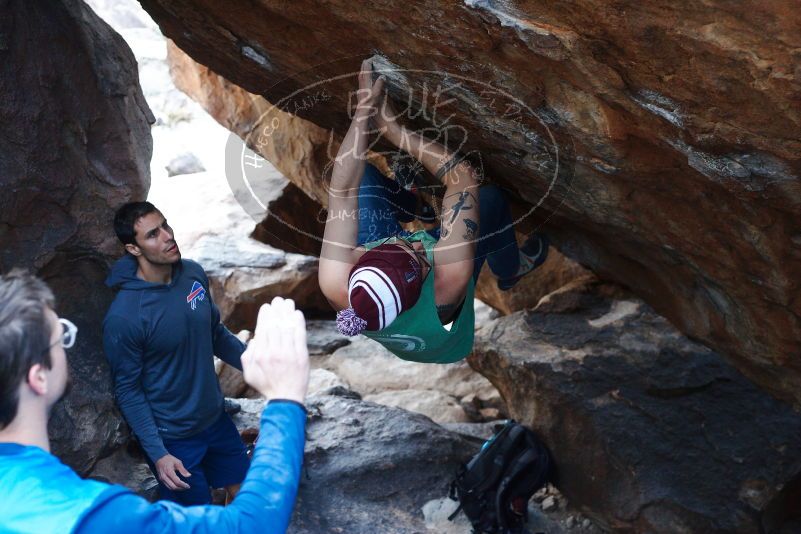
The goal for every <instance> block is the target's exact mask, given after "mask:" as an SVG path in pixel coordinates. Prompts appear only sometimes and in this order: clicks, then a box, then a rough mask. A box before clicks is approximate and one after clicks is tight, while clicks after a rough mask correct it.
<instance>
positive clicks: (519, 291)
mask: <svg viewBox="0 0 801 534" xmlns="http://www.w3.org/2000/svg"><path fill="white" fill-rule="evenodd" d="M518 241H519V242H520V240H519V239H518ZM587 276H589V277H592V274H591V273H590V272H589V271H587V270H586V269H584V268H583V267H581V266H580V265H579V264H577V263H576V262H574V261H572V260H571V259H570V258H567V257H566V256H564V255H562V254H561V253H560V252H559V251H558V250H556V249H555V248H554V247H551V250H550V251H549V252H548V259H546V260H545V263H543V264H542V265H540V266H539V267H538V268H537V269H536V270H535V271H534V272H532V273H529V274H527V275H526V276H525V278H523V279H522V280H520V282H518V283H517V285H516V286H515V287H514V288H512V289H511V290H509V291H501V290H500V289H498V279H497V278H496V277H495V276H494V275H493V274H492V271H490V269H489V266H488V265H487V264H484V268H483V269H481V274H480V275H479V277H478V283H477V284H476V298H478V299H481V300H482V301H483V302H485V303H487V304H489V305H490V306H492V307H493V308H495V309H496V310H498V311H499V312H501V313H503V314H504V315H508V314H510V313H513V312H516V311H520V310H525V309H530V308H534V307H536V306H537V304H538V303H539V301H540V299H541V298H542V297H544V296H545V295H548V294H550V293H553V292H554V291H556V290H557V289H559V288H560V287H563V286H564V285H565V284H568V283H570V282H572V281H574V280H576V279H579V278H583V277H587ZM476 324H478V322H477V323H476Z"/></svg>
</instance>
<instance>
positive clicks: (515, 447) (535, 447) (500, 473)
mask: <svg viewBox="0 0 801 534" xmlns="http://www.w3.org/2000/svg"><path fill="white" fill-rule="evenodd" d="M550 473H551V457H550V454H549V453H548V449H547V448H546V447H545V445H543V443H542V442H541V441H540V440H539V439H538V438H537V436H536V435H535V434H534V432H532V431H531V430H529V429H528V428H526V427H524V426H523V425H521V424H518V423H516V422H515V421H509V422H508V423H506V424H505V425H503V427H501V428H500V429H499V430H497V431H496V432H495V435H494V436H492V437H491V438H490V439H489V440H488V441H487V442H486V443H484V445H483V446H482V447H481V450H480V451H479V452H478V454H476V455H475V456H474V457H473V459H472V460H470V462H469V463H468V464H467V465H466V466H463V467H462V469H461V470H460V471H459V473H458V474H457V475H456V479H455V480H454V481H453V482H451V488H450V498H451V499H453V500H457V498H458V500H459V508H457V509H456V511H455V512H454V513H453V514H451V516H450V517H449V518H448V519H450V520H453V518H454V517H456V515H457V514H458V513H459V511H460V510H461V511H464V513H465V515H466V516H467V518H468V519H469V520H470V523H472V525H473V532H474V534H478V533H493V534H509V533H517V532H522V530H523V524H524V523H525V522H526V521H527V520H528V513H527V510H528V500H529V499H530V498H531V496H532V495H533V494H534V493H535V492H536V491H537V490H538V489H540V488H541V487H542V486H544V485H545V483H546V482H548V479H549V476H550Z"/></svg>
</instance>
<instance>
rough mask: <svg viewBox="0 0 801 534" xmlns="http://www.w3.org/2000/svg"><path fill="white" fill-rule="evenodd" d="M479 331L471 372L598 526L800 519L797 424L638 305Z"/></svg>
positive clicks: (658, 527) (713, 528)
mask: <svg viewBox="0 0 801 534" xmlns="http://www.w3.org/2000/svg"><path fill="white" fill-rule="evenodd" d="M579 300H581V310H580V311H575V312H572V313H566V314H557V313H543V312H539V311H537V310H535V311H532V312H518V313H515V314H513V315H510V316H506V317H501V318H499V319H497V320H495V321H493V322H492V323H489V324H488V325H486V326H485V327H484V328H483V329H482V330H481V331H480V332H479V335H478V339H477V342H476V347H475V351H474V354H473V355H472V356H471V357H470V364H471V365H472V366H473V367H474V368H475V369H476V370H478V371H480V372H481V373H482V374H484V375H485V376H487V377H488V378H489V379H490V380H491V381H492V383H493V384H495V386H496V387H497V388H498V390H499V391H500V392H501V395H502V396H503V398H504V400H505V401H506V403H507V405H508V406H509V409H510V411H511V415H512V417H514V418H515V419H518V420H520V421H523V422H525V423H526V424H529V425H531V427H532V428H534V429H536V430H537V431H538V432H539V433H540V434H541V435H542V437H543V439H544V440H545V441H546V443H547V444H548V446H549V447H550V449H551V451H552V453H553V455H554V458H555V461H556V465H557V480H556V485H557V486H558V487H559V488H560V489H561V490H562V492H563V493H564V494H565V496H566V497H567V499H568V500H569V501H570V503H571V504H572V505H573V506H578V507H580V508H581V510H582V511H583V512H585V513H586V514H588V515H590V516H591V517H593V518H594V519H596V520H597V521H599V522H600V523H601V524H603V525H606V527H607V528H610V529H614V530H622V531H632V532H654V533H659V532H664V533H673V532H763V531H764V532H773V531H777V529H778V528H780V527H781V526H782V524H783V523H784V522H786V521H789V520H790V519H789V518H790V517H793V516H794V514H797V512H798V510H801V497H800V496H801V491H799V490H801V415H799V414H798V413H796V412H794V411H793V410H792V409H791V408H790V407H789V406H787V405H785V404H783V403H781V402H779V401H776V400H775V399H773V398H772V397H770V396H769V395H767V394H766V393H765V392H763V391H761V390H760V389H758V388H757V387H755V386H754V385H753V384H752V383H751V382H749V381H748V380H747V379H745V378H744V377H743V376H742V375H741V374H740V373H739V372H737V371H736V370H735V369H734V368H733V367H731V366H730V365H729V364H728V363H726V362H725V361H724V360H723V359H722V358H721V357H720V356H719V355H718V354H717V353H715V352H713V351H711V350H710V349H708V348H706V347H703V346H701V345H699V344H697V343H694V342H691V341H689V340H688V339H687V338H685V337H684V336H683V335H681V334H680V333H679V332H677V331H676V330H675V329H674V328H673V327H672V326H670V324H669V323H668V322H667V321H666V320H664V319H663V318H661V317H659V316H657V315H656V314H655V313H654V312H653V311H652V310H651V309H650V308H649V307H648V306H647V305H645V304H644V303H643V302H642V301H639V300H633V299H632V300H614V299H608V298H606V297H601V296H598V295H597V294H595V295H593V294H592V293H591V292H585V293H583V294H582V295H581V296H580V297H579Z"/></svg>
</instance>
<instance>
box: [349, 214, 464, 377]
mask: <svg viewBox="0 0 801 534" xmlns="http://www.w3.org/2000/svg"><path fill="white" fill-rule="evenodd" d="M405 239H406V240H407V241H410V242H414V241H422V243H423V247H424V248H425V251H426V256H427V257H428V261H429V263H430V264H431V269H432V271H433V269H434V245H436V244H437V240H436V239H434V238H433V237H431V235H429V234H428V232H426V231H425V230H420V231H418V232H415V233H413V234H412V235H410V236H409V237H406V238H405ZM384 241H385V240H384V239H380V240H378V241H372V242H370V243H365V245H364V248H366V249H367V250H370V249H371V248H374V247H377V246H378V245H380V244H381V243H383V242H384ZM474 289H475V288H474V282H473V278H472V277H471V278H470V282H469V283H468V284H467V293H466V294H465V297H464V299H465V300H464V304H462V309H461V311H459V315H458V316H457V317H456V318H455V319H454V320H453V324H452V325H451V329H450V331H448V330H446V329H445V328H444V327H443V326H442V323H441V322H440V320H439V316H438V315H437V305H436V302H435V300H434V273H433V272H431V271H429V273H428V276H427V277H426V279H425V281H424V282H423V288H422V290H421V292H420V298H419V299H417V303H416V304H415V305H414V306H412V307H411V309H408V310H406V311H404V312H402V313H401V314H400V315H398V316H397V317H396V318H395V320H394V321H392V324H390V325H389V326H388V327H386V328H384V329H382V330H378V331H367V330H365V331H363V332H362V334H363V335H365V336H367V337H369V338H370V339H374V340H376V341H378V342H379V343H381V344H382V345H383V346H384V347H385V348H386V349H387V350H389V351H390V352H391V353H393V354H394V355H395V356H397V357H398V358H402V359H404V360H409V361H412V362H422V363H453V362H458V361H459V360H461V359H462V358H464V357H466V356H467V355H468V354H470V351H472V350H473V335H474V333H475V322H476V318H475V312H474V310H473V293H474Z"/></svg>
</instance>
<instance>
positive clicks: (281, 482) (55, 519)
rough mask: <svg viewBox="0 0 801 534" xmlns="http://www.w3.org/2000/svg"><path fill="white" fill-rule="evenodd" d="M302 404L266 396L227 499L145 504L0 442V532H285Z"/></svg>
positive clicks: (298, 457) (299, 450) (294, 486)
mask: <svg viewBox="0 0 801 534" xmlns="http://www.w3.org/2000/svg"><path fill="white" fill-rule="evenodd" d="M305 424H306V414H305V411H304V409H303V408H302V407H301V406H300V405H299V404H297V403H294V402H291V401H281V400H275V401H271V402H270V403H269V404H268V405H267V407H266V408H265V409H264V412H263V413H262V417H261V433H260V436H261V437H260V438H259V442H258V444H257V446H256V450H255V451H254V453H253V459H252V461H251V465H250V469H249V470H248V474H247V477H245V481H244V482H243V483H242V488H241V489H240V491H239V493H238V494H237V496H236V498H235V499H234V501H233V503H231V504H230V505H228V506H227V507H225V508H223V507H220V506H191V507H182V506H180V505H178V504H175V503H172V502H166V501H159V502H156V503H153V504H151V503H149V502H147V501H146V500H145V499H143V498H142V497H140V496H138V495H136V494H134V493H132V492H131V491H130V490H128V489H127V488H124V487H122V486H112V485H109V484H104V483H101V482H97V481H93V480H83V479H81V478H80V477H79V476H78V475H77V474H76V473H75V472H74V471H73V470H72V469H70V468H69V467H67V466H66V465H64V464H62V463H61V462H60V461H59V460H58V458H56V457H55V456H53V455H52V454H50V453H48V452H45V451H43V450H42V449H40V448H38V447H32V446H23V445H17V444H13V443H0V485H1V486H2V487H3V499H2V500H0V531H3V532H5V531H12V532H31V533H40V532H75V533H84V532H85V533H95V532H114V533H115V534H124V533H129V532H130V533H132V534H134V533H135V534H147V533H151V532H153V533H156V532H160V533H167V534H169V533H179V532H181V533H185V532H193V533H196V534H206V533H208V534H211V533H217V534H225V533H234V532H265V533H268V534H278V533H283V532H285V531H286V529H287V526H288V525H289V520H290V518H291V515H292V509H293V507H294V503H295V498H296V496H297V490H298V483H299V480H300V470H301V466H302V464H303V444H304V439H305V438H304V432H305Z"/></svg>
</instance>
